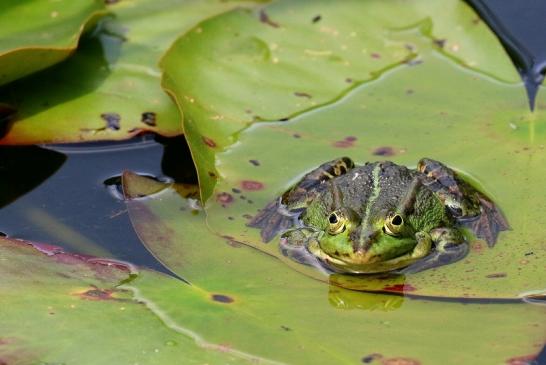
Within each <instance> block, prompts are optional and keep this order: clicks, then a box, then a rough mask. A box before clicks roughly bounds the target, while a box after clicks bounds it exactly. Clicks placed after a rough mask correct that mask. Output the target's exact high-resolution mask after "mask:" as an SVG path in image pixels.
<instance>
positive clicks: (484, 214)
mask: <svg viewBox="0 0 546 365" xmlns="http://www.w3.org/2000/svg"><path fill="white" fill-rule="evenodd" d="M479 200H480V206H481V214H480V215H479V216H478V217H476V218H473V219H467V220H465V219H461V220H459V222H460V223H461V224H462V225H463V226H465V227H467V228H470V229H471V230H472V231H473V232H474V234H475V235H476V236H477V237H478V238H482V239H484V240H485V241H486V242H487V245H488V246H489V247H493V246H494V245H495V243H496V242H497V237H498V235H499V233H500V232H501V231H506V230H509V229H510V226H509V225H508V222H507V220H506V218H504V215H503V214H502V212H501V211H500V209H499V208H497V206H496V205H495V203H493V202H492V201H490V200H489V199H487V198H485V197H484V196H482V195H481V194H480V197H479Z"/></svg>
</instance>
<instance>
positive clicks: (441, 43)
mask: <svg viewBox="0 0 546 365" xmlns="http://www.w3.org/2000/svg"><path fill="white" fill-rule="evenodd" d="M432 42H433V43H434V44H435V45H437V46H438V47H440V48H444V47H445V45H446V40H445V39H434V40H433V41H432Z"/></svg>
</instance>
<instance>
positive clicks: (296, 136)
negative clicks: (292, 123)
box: [292, 133, 301, 138]
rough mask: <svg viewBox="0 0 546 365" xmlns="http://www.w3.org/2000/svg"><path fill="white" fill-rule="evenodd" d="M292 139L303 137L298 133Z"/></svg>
mask: <svg viewBox="0 0 546 365" xmlns="http://www.w3.org/2000/svg"><path fill="white" fill-rule="evenodd" d="M292 137H294V138H301V135H300V134H298V133H294V134H293V135H292Z"/></svg>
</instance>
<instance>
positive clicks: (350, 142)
mask: <svg viewBox="0 0 546 365" xmlns="http://www.w3.org/2000/svg"><path fill="white" fill-rule="evenodd" d="M356 140H357V138H356V137H354V136H348V137H345V139H343V140H341V141H335V142H334V143H333V144H332V145H333V146H334V147H337V148H350V147H353V146H354V143H355V142H356Z"/></svg>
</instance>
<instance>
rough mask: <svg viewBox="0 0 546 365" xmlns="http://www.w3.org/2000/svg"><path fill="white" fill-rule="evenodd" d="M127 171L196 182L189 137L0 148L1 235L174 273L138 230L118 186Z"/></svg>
mask: <svg viewBox="0 0 546 365" xmlns="http://www.w3.org/2000/svg"><path fill="white" fill-rule="evenodd" d="M185 156H186V157H185ZM185 158H186V159H185ZM123 170H131V171H135V172H139V173H144V174H148V175H152V176H155V177H158V178H160V179H162V180H171V181H177V182H185V183H195V182H196V175H195V171H194V168H193V164H192V162H191V160H189V150H188V149H187V145H186V144H185V142H184V140H183V139H182V138H172V139H165V138H163V139H154V137H153V136H152V135H147V136H142V137H138V138H135V139H133V140H130V141H126V142H113V143H91V144H80V145H50V146H42V147H38V146H29V147H0V175H1V176H2V178H1V179H0V232H3V233H4V234H7V235H8V236H13V237H17V238H23V239H27V240H31V241H38V242H45V243H50V244H55V245H59V246H61V247H63V248H65V249H66V250H67V251H72V252H79V253H87V254H91V255H97V256H109V257H115V258H117V259H119V260H125V261H130V262H132V263H135V264H137V265H145V266H148V267H151V268H153V269H156V270H160V271H163V272H166V270H165V269H164V268H163V267H162V266H161V264H160V263H158V262H157V261H156V260H155V259H154V258H153V257H152V256H151V255H150V254H149V253H148V251H147V250H146V249H145V248H144V247H143V246H142V244H141V243H140V241H139V239H138V237H137V236H136V234H135V233H134V231H133V228H132V226H131V222H130V220H129V217H128V215H127V211H126V207H125V203H124V202H123V200H122V197H121V193H120V192H119V190H118V189H117V186H116V183H118V182H119V175H120V174H121V172H123Z"/></svg>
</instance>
